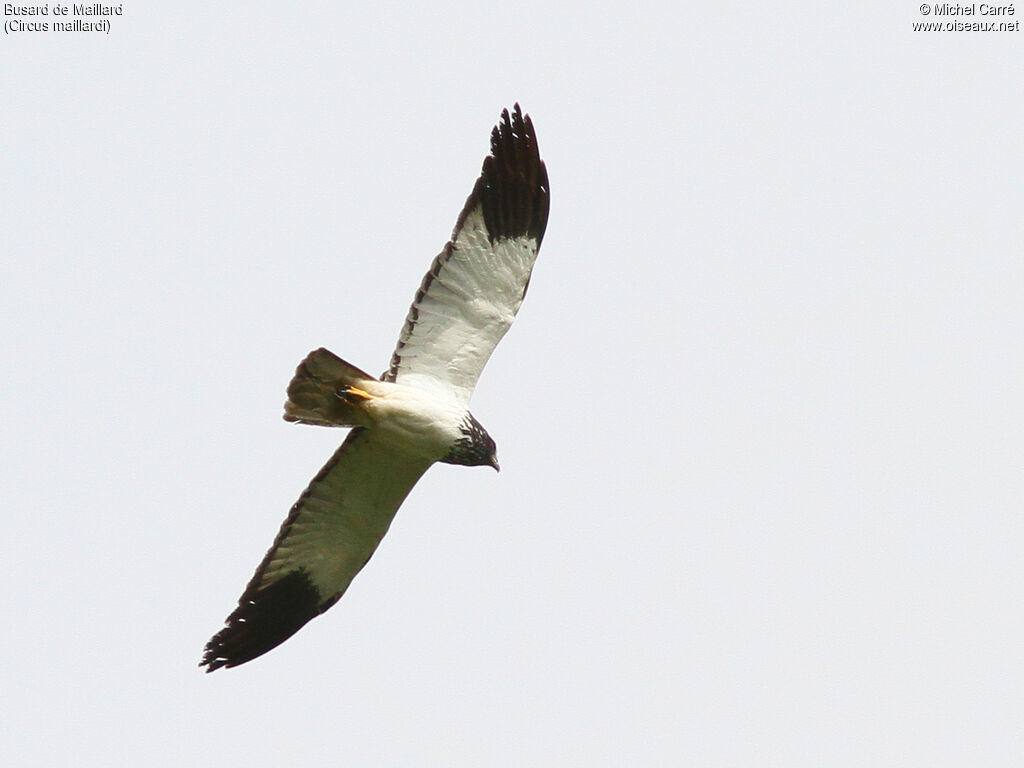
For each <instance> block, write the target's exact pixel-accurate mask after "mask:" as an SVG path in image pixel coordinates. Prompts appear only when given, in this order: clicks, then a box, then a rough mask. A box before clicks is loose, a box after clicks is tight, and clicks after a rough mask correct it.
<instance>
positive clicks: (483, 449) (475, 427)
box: [441, 413, 501, 471]
mask: <svg viewBox="0 0 1024 768" xmlns="http://www.w3.org/2000/svg"><path fill="white" fill-rule="evenodd" d="M441 461H442V462H444V463H445V464H461V465H463V466H466V467H483V466H487V467H494V469H495V470H498V471H501V467H499V466H498V446H497V445H495V444H494V438H492V437H491V436H490V435H489V434H487V430H486V429H484V428H483V426H482V425H481V424H480V422H479V421H477V420H476V419H475V418H474V417H473V414H471V413H467V414H466V418H465V419H463V421H462V423H461V424H459V436H458V437H457V438H456V439H455V442H453V443H452V445H451V447H450V448H449V449H448V453H447V454H445V457H444V458H443V459H441Z"/></svg>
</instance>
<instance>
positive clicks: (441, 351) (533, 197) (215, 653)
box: [200, 104, 550, 672]
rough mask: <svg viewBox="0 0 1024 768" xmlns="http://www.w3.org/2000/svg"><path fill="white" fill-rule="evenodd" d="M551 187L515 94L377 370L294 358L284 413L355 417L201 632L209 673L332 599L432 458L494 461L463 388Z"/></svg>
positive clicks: (515, 291)
mask: <svg viewBox="0 0 1024 768" xmlns="http://www.w3.org/2000/svg"><path fill="white" fill-rule="evenodd" d="M549 200H550V196H549V188H548V175H547V169H546V168H545V167H544V163H543V162H542V161H541V159H540V152H539V150H538V148H537V136H536V134H535V133H534V130H533V123H532V122H531V121H530V117H529V115H523V114H522V111H521V110H520V108H519V105H518V104H516V105H515V107H514V108H513V110H512V113H511V114H510V113H509V111H508V110H507V109H506V110H504V111H502V113H501V120H500V121H499V123H498V125H496V126H495V128H494V130H493V131H492V132H491V152H490V154H489V155H488V156H487V157H486V158H484V163H483V169H482V170H481V172H480V178H478V179H477V181H476V185H475V186H474V187H473V191H472V193H470V195H469V198H468V199H467V200H466V205H465V206H464V207H463V209H462V213H461V214H459V218H458V220H457V221H456V223H455V230H454V231H453V232H452V238H451V240H450V241H449V242H448V244H447V245H445V247H444V249H443V250H442V251H441V253H440V254H439V255H438V256H437V257H436V258H435V259H434V261H433V263H432V264H431V265H430V270H429V271H428V272H427V274H426V276H425V277H424V278H423V282H422V283H421V284H420V287H419V290H418V291H416V297H415V299H414V300H413V303H412V307H410V309H409V314H408V315H407V317H406V319H405V325H404V326H403V327H402V331H401V333H400V335H399V338H398V344H397V346H396V347H395V351H394V353H393V354H392V356H391V366H390V367H389V368H388V370H387V371H386V372H385V373H384V374H383V375H382V376H381V377H380V379H376V378H374V377H373V376H370V375H369V374H367V373H364V372H363V371H362V370H360V369H359V368H356V367H355V366H354V365H351V364H350V363H347V362H345V361H344V360H342V359H341V358H339V357H336V356H335V355H334V354H332V353H331V352H328V351H327V350H326V349H323V348H321V349H318V350H316V351H314V352H311V353H310V354H309V355H307V356H306V359H305V360H303V361H302V362H301V363H300V364H299V367H298V368H297V369H296V371H295V377H294V378H293V379H292V381H291V383H290V384H289V385H288V400H287V402H286V403H285V406H284V418H285V419H286V420H287V421H294V422H299V423H300V424H317V425H320V426H326V427H351V428H352V430H351V431H350V432H349V433H348V436H347V437H346V438H345V441H344V442H343V443H342V444H341V447H340V448H338V450H337V451H335V453H334V455H333V456H332V457H331V458H330V460H329V461H328V462H327V464H325V465H324V467H323V469H321V470H320V472H319V473H317V475H316V477H314V478H313V480H312V481H311V482H310V484H309V487H308V488H306V490H305V491H303V493H302V495H301V496H300V497H299V500H298V501H297V502H295V504H294V505H293V506H292V508H291V511H290V512H289V513H288V517H287V519H286V520H285V521H284V523H283V524H282V525H281V530H280V531H279V532H278V534H277V538H276V539H275V540H274V544H273V546H271V548H270V551H268V552H267V554H266V556H265V557H264V558H263V562H261V563H260V565H259V567H258V568H257V569H256V573H255V574H254V575H253V577H252V579H251V580H250V581H249V584H248V586H246V588H245V591H244V592H243V593H242V596H241V597H240V598H239V600H238V607H237V608H235V610H234V611H233V612H232V613H231V615H230V616H228V618H227V620H226V621H225V626H224V628H223V629H222V630H221V631H220V632H218V633H217V634H216V635H214V636H213V638H212V639H211V640H210V642H209V643H207V644H206V648H205V652H204V654H203V660H202V661H201V662H200V666H201V667H202V666H205V667H206V671H207V672H212V671H213V670H215V669H219V668H221V667H234V666H237V665H239V664H244V663H245V662H247V661H251V660H252V659H255V658H256V657H257V656H261V655H262V654H264V653H266V652H267V651H269V650H271V649H272V648H275V647H276V646H278V645H280V644H281V643H283V642H284V641H285V640H287V639H288V638H289V637H291V636H292V635H293V634H295V633H296V632H297V631H298V630H299V629H301V628H302V627H303V626H304V625H305V624H306V622H308V621H309V620H310V619H312V618H314V617H316V616H319V615H320V614H321V613H323V612H324V611H326V610H327V609H328V608H330V607H331V606H332V605H334V604H335V603H336V602H337V601H338V599H339V598H340V597H341V596H342V595H343V594H345V590H346V589H348V585H349V584H350V583H351V582H352V579H353V578H355V575H356V574H357V573H359V571H360V570H361V569H362V567H363V566H364V565H366V563H367V561H368V560H369V559H370V557H371V556H372V555H373V553H374V550H376V549H377V545H378V544H380V541H381V539H382V538H383V537H384V534H385V533H387V530H388V527H389V526H390V525H391V521H392V519H394V516H395V513H396V512H397V511H398V508H399V506H401V504H402V502H403V501H404V500H405V497H406V496H407V495H408V494H409V491H411V490H412V487H413V486H414V485H415V484H416V482H417V481H418V480H419V479H420V477H422V475H423V473H424V472H426V471H427V469H428V468H429V467H430V465H431V464H433V463H434V462H437V461H440V462H443V463H446V464H463V465H466V466H490V467H494V468H495V469H498V457H497V452H496V449H495V445H494V440H493V439H492V438H491V436H490V435H489V434H487V430H486V429H484V428H483V426H481V424H480V422H478V421H477V420H476V418H474V416H473V414H471V413H470V412H469V400H470V397H471V396H472V394H473V389H474V388H475V387H476V382H477V379H478V378H479V377H480V372H481V371H482V370H483V368H484V365H486V364H487V360H488V359H489V358H490V356H491V353H492V352H493V351H494V348H495V346H496V345H497V344H498V342H499V341H501V338H502V336H504V335H505V332H506V331H508V329H509V327H510V326H511V325H512V321H513V320H514V319H515V316H516V312H518V311H519V306H520V304H522V302H523V298H524V296H525V295H526V289H527V286H528V285H529V283H530V272H531V271H532V270H533V263H534V261H535V260H536V258H537V251H538V250H539V249H540V243H541V240H542V239H543V237H544V229H545V227H546V226H547V219H548V205H549Z"/></svg>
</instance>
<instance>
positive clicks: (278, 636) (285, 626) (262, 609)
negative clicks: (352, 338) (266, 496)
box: [199, 428, 366, 672]
mask: <svg viewBox="0 0 1024 768" xmlns="http://www.w3.org/2000/svg"><path fill="white" fill-rule="evenodd" d="M364 432H366V429H365V428H358V429H353V430H352V431H351V432H350V433H349V435H348V437H347V438H346V439H345V442H343V443H342V444H341V446H340V447H339V448H338V450H337V451H335V452H334V455H333V456H331V458H330V459H329V460H328V462H327V463H326V464H324V466H323V467H322V468H321V469H320V471H319V472H318V473H317V475H316V477H314V478H313V480H312V481H311V482H310V484H309V486H308V487H307V488H306V490H305V491H303V493H302V495H301V496H300V497H299V500H298V501H296V502H295V504H293V505H292V508H291V511H289V513H288V517H287V518H286V519H285V521H284V523H283V524H282V525H281V529H280V530H279V531H278V533H277V537H276V538H275V539H274V543H273V545H272V546H271V547H270V549H269V550H267V554H266V555H264V557H263V560H262V562H260V564H259V567H258V568H257V569H256V573H255V574H253V577H252V579H250V580H249V583H248V584H247V585H246V587H245V591H244V592H243V593H242V596H241V597H240V598H238V607H237V608H235V610H234V611H233V612H232V613H231V615H230V616H228V617H227V619H225V621H224V624H225V626H224V628H223V629H222V630H221V631H220V632H218V633H217V634H216V635H214V636H213V638H211V639H210V641H209V642H208V643H207V644H206V648H205V649H204V650H203V660H202V661H201V662H199V666H200V667H204V666H205V667H206V671H207V672H213V671H214V670H215V669H220V668H221V667H235V666H238V665H239V664H244V663H245V662H247V661H252V660H253V659H255V658H257V657H258V656H262V655H263V654H264V653H266V652H267V651H270V650H272V649H274V648H276V647H277V646H279V645H280V644H281V643H283V642H284V641H285V640H287V639H288V638H289V637H291V636H292V635H294V634H295V633H296V632H298V631H299V630H300V629H302V627H304V626H305V625H306V624H307V623H308V622H309V621H310V619H314V618H316V617H317V616H319V615H320V614H321V613H323V612H324V611H326V610H327V609H328V608H330V607H331V606H332V605H334V604H335V603H336V602H338V600H339V599H340V598H341V596H342V594H344V590H342V591H341V592H338V593H336V594H331V595H321V594H320V591H319V590H318V589H317V588H316V586H315V584H314V583H313V580H312V578H311V577H310V574H309V573H307V572H306V571H304V570H302V569H301V568H300V569H296V570H292V571H291V572H289V573H288V574H286V575H285V576H283V577H281V578H279V579H277V580H276V581H274V582H272V583H271V584H269V585H267V586H264V587H262V588H261V587H260V584H261V582H262V581H263V577H264V574H265V573H266V570H267V568H268V567H269V566H270V563H271V562H272V561H273V560H274V556H275V554H276V553H277V549H278V547H279V546H280V545H281V544H282V542H284V540H285V539H286V538H287V537H288V534H289V533H290V532H291V529H292V525H293V524H294V523H295V521H296V520H297V519H298V517H299V515H300V514H302V511H303V508H304V506H305V502H306V499H307V497H308V496H309V495H310V493H312V491H313V488H314V487H315V486H316V485H317V484H318V483H319V482H321V481H322V480H323V479H324V478H326V477H327V475H328V474H329V473H330V472H331V471H332V470H333V469H334V468H335V466H336V465H337V464H338V462H339V461H340V460H341V458H342V457H343V456H344V455H345V453H346V452H347V451H348V450H349V448H350V446H351V445H352V444H353V443H354V442H355V441H356V440H358V439H360V435H362V434H363V433H364ZM364 565H365V563H364Z"/></svg>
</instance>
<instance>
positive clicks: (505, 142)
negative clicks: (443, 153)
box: [382, 104, 550, 406]
mask: <svg viewBox="0 0 1024 768" xmlns="http://www.w3.org/2000/svg"><path fill="white" fill-rule="evenodd" d="M549 200H550V197H549V192H548V174H547V170H546V169H545V167H544V163H543V162H542V161H541V159H540V152H539V150H538V149H537V137H536V134H535V133H534V130H533V123H532V122H531V121H530V117H529V115H527V116H525V117H524V116H523V114H522V112H521V111H520V109H519V105H518V104H516V105H515V108H514V110H513V112H512V114H511V115H509V112H508V110H505V111H503V112H502V115H501V122H500V123H499V124H498V125H497V126H495V128H494V131H493V132H492V133H491V154H490V155H488V156H487V157H486V158H485V159H484V164H483V170H482V171H481V172H480V178H479V179H478V180H477V182H476V186H474V187H473V192H472V193H471V194H470V196H469V198H468V199H467V200H466V205H465V207H464V208H463V209H462V213H461V215H460V216H459V218H458V221H457V222H456V224H455V231H454V232H453V233H452V239H451V240H450V241H449V242H448V244H447V245H446V246H445V247H444V250H443V251H441V253H440V254H439V255H438V256H437V258H435V259H434V262H433V264H431V266H430V271H429V272H427V274H426V277H424V278H423V283H422V284H421V285H420V289H419V290H418V291H417V292H416V298H415V300H414V301H413V304H412V307H411V308H410V309H409V314H408V316H407V318H406V321H405V326H404V327H403V328H402V333H401V335H400V336H399V339H398V345H397V346H396V347H395V352H394V354H393V355H392V357H391V367H390V368H389V369H388V371H387V372H386V373H385V374H384V376H383V377H382V378H383V379H384V380H385V381H394V382H398V383H401V384H408V385H411V386H415V387H420V388H422V389H427V390H431V391H435V392H445V393H447V394H448V395H449V396H452V395H454V396H455V397H456V399H458V400H459V401H460V402H461V403H462V404H463V405H465V406H468V404H469V400H470V397H471V395H472V394H473V388H474V387H475V386H476V382H477V379H478V378H479V377H480V372H481V371H482V370H483V367H484V365H486V364H487V360H488V358H490V356H491V353H492V352H493V351H494V347H495V346H496V345H497V344H498V342H499V341H501V337H502V336H504V335H505V332H506V331H507V330H508V329H509V326H511V325H512V321H513V320H514V319H515V316H516V312H518V311H519V305H520V304H522V302H523V297H524V296H525V295H526V288H527V285H528V284H529V282H530V272H531V271H532V270H533V263H534V261H535V259H536V258H537V250H538V249H539V248H540V243H541V240H542V239H543V237H544V228H545V227H546V226H547V220H548V205H549Z"/></svg>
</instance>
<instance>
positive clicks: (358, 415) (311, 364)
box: [284, 347, 376, 427]
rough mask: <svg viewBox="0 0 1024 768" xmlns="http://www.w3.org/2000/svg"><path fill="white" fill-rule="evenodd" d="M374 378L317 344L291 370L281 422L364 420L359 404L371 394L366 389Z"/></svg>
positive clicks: (350, 423) (333, 424)
mask: <svg viewBox="0 0 1024 768" xmlns="http://www.w3.org/2000/svg"><path fill="white" fill-rule="evenodd" d="M374 381H376V380H375V379H374V378H373V377H372V376H370V375H369V374H368V373H365V372H363V371H361V370H359V369H358V368H356V367H355V366H354V365H350V364H349V363H346V362H345V361H344V360H342V359H341V358H340V357H338V356H337V355H335V354H333V353H331V352H328V351H327V350H326V349H324V348H323V347H321V348H320V349H318V350H315V351H313V352H310V353H309V354H308V355H307V356H306V359H305V360H303V361H302V362H301V363H299V367H298V368H296V369H295V377H294V378H293V379H292V381H291V383H290V384H289V385H288V402H286V403H285V404H284V419H285V421H297V422H299V423H300V424H319V425H320V426H324V427H354V426H360V425H364V426H365V424H366V423H367V420H366V416H365V414H364V413H363V410H362V405H363V403H364V402H365V401H366V400H369V399H372V398H373V397H374V396H373V395H372V394H370V393H369V392H367V391H366V389H367V387H368V386H369V387H372V386H373V382H374Z"/></svg>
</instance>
